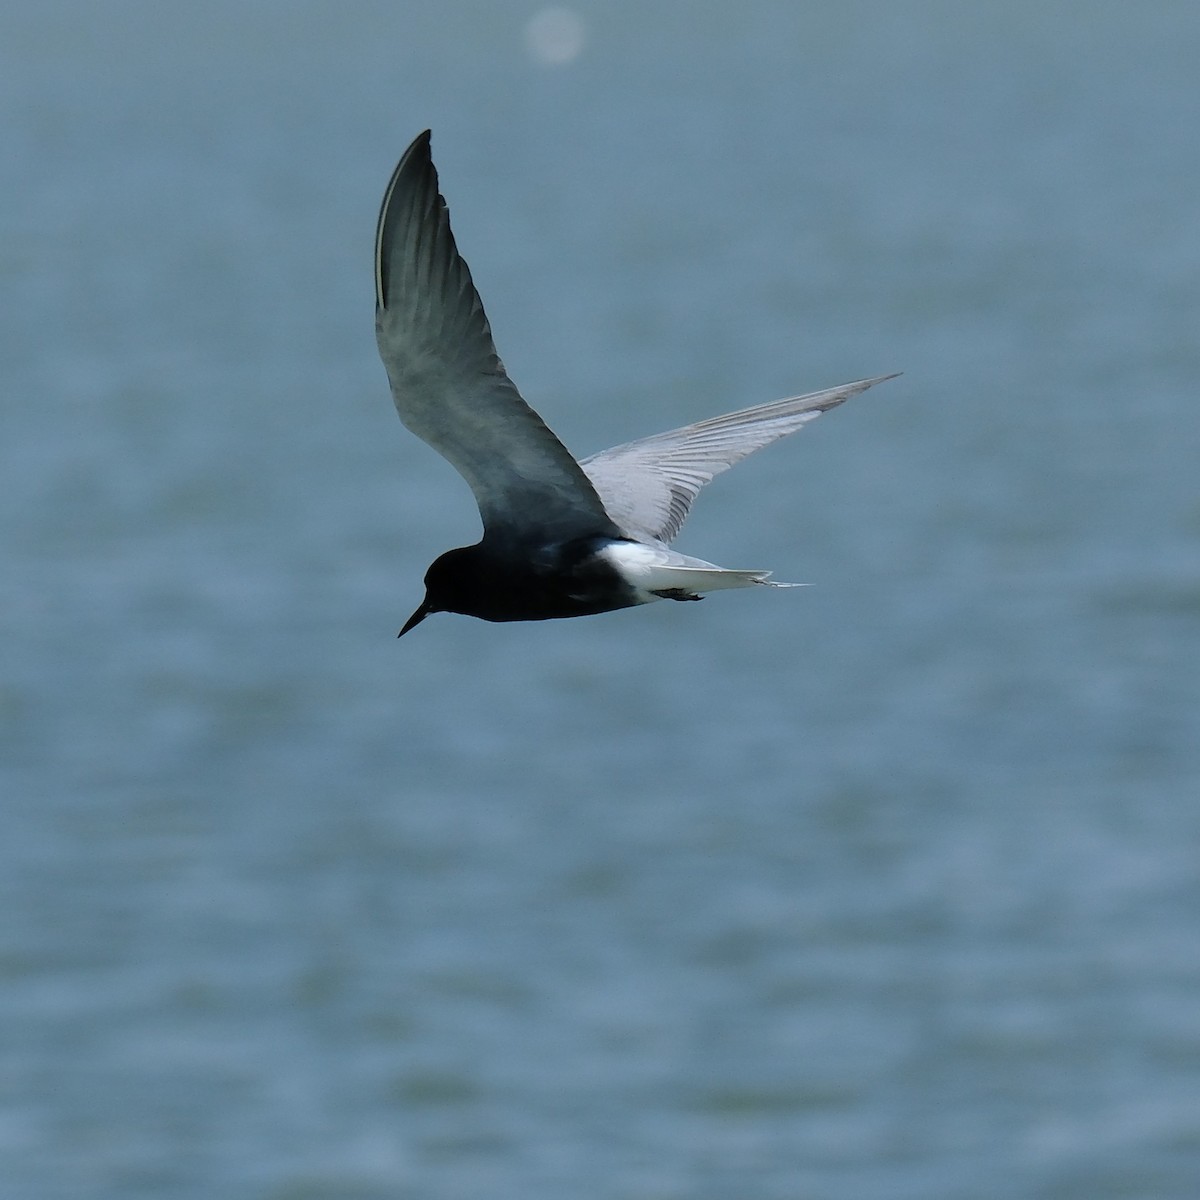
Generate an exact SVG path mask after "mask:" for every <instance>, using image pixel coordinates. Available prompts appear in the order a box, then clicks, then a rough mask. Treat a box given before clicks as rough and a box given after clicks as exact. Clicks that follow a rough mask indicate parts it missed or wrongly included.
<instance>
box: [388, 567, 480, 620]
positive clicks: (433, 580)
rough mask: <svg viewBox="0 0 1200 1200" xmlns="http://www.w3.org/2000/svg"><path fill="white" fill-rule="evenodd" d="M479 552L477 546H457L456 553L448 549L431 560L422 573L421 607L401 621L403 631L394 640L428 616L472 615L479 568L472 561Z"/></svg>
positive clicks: (476, 599)
mask: <svg viewBox="0 0 1200 1200" xmlns="http://www.w3.org/2000/svg"><path fill="white" fill-rule="evenodd" d="M478 549H479V548H478V547H477V546H460V547H459V548H458V549H457V550H447V551H446V553H445V554H442V555H439V557H437V558H435V559H434V560H433V563H432V564H431V565H430V567H429V570H428V571H426V572H425V599H424V600H422V601H421V607H420V608H418V609H417V611H416V612H415V613H413V615H412V616H411V617H409V618H408V620H407V621H405V622H404V628H403V629H401V630H400V632H399V633H398V634H397V635H396V636H397V637H403V636H404V635H405V634H406V633H407V632H408V631H409V630H410V629H412V628H413V626H415V625H419V624H420V623H421V622H422V621H423V620H425V618H426V617H427V616H429V614H430V613H435V612H454V613H466V614H467V615H472V614H473V613H474V609H475V605H476V604H478V597H477V594H476V593H477V591H478V586H477V583H478V577H479V569H478V566H477V565H476V562H475V559H476V556H477V553H476V552H477V551H478ZM473 600H474V603H472V601H473Z"/></svg>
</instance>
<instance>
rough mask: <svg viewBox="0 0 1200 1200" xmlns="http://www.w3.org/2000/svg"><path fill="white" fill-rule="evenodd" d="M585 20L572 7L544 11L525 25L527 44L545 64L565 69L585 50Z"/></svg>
mask: <svg viewBox="0 0 1200 1200" xmlns="http://www.w3.org/2000/svg"><path fill="white" fill-rule="evenodd" d="M583 41H584V28H583V18H582V17H581V16H580V15H579V14H578V13H576V12H572V11H571V10H570V9H569V8H543V9H542V10H541V11H540V12H538V13H535V14H534V16H532V17H531V18H530V20H529V24H528V25H526V26H525V45H526V48H527V49H528V50H529V53H530V54H531V55H532V56H533V57H534V58H535V59H536V60H537V61H538V62H541V63H547V64H549V65H550V66H562V65H563V64H564V63H569V62H572V61H574V60H575V59H576V58H578V57H579V52H580V51H581V50H582V49H583Z"/></svg>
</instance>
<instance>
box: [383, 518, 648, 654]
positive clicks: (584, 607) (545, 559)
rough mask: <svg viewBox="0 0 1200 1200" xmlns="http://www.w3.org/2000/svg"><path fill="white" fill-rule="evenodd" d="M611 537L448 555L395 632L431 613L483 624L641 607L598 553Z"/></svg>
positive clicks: (484, 545) (481, 546)
mask: <svg viewBox="0 0 1200 1200" xmlns="http://www.w3.org/2000/svg"><path fill="white" fill-rule="evenodd" d="M618 540H620V539H614V538H610V537H606V536H604V535H602V534H597V535H596V536H593V537H583V538H575V539H573V540H571V541H569V542H548V543H542V544H540V545H534V546H530V545H512V544H509V543H503V544H496V543H489V540H488V539H487V538H486V537H485V538H484V540H483V541H482V542H479V543H478V544H476V545H474V546H460V547H459V548H458V549H456V550H447V551H446V553H445V554H443V555H441V556H439V557H438V558H436V559H435V560H434V562H433V564H432V565H431V566H430V568H429V570H428V571H427V572H426V573H425V600H424V602H423V603H422V605H421V607H420V608H419V609H417V611H416V612H415V613H413V615H412V617H410V618H409V620H408V622H407V623H406V624H405V626H404V628H403V629H402V630H401V631H400V632H401V634H404V633H407V632H408V631H409V630H410V629H411V628H412V627H413V626H414V625H416V624H417V623H418V622H420V621H422V620H424V618H425V617H426V616H428V615H429V614H430V613H435V612H452V613H461V614H462V615H464V616H468V617H479V618H481V619H482V620H484V621H547V620H551V619H553V618H556V617H587V616H593V615H595V614H596V613H603V612H612V611H613V610H614V609H618V608H630V607H631V606H633V605H635V604H640V603H642V599H641V598H639V597H638V596H637V594H636V593H635V592H634V590H633V589H632V588H631V587H630V586H629V584H628V583H626V582H625V580H624V579H622V578H621V575H620V574H619V573H618V572H617V570H616V569H615V568H614V567H613V566H612V565H611V564H610V563H609V562H608V561H607V560H606V559H605V558H604V557H603V555H602V554H601V551H603V550H604V548H605V547H606V546H610V545H612V544H613V543H614V542H615V541H618Z"/></svg>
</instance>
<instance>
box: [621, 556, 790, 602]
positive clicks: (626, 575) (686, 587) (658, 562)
mask: <svg viewBox="0 0 1200 1200" xmlns="http://www.w3.org/2000/svg"><path fill="white" fill-rule="evenodd" d="M601 554H602V555H603V556H604V557H605V558H607V559H608V561H609V563H610V564H611V565H612V566H613V567H614V568H615V569H616V570H617V572H618V573H619V574H620V575H621V578H622V579H624V580H625V582H626V583H627V584H629V586H630V587H631V588H633V589H634V591H635V592H636V593H637V594H638V596H639V597H640V598H641V599H642V601H643V602H648V601H651V600H658V599H661V598H662V593H664V592H666V593H670V592H680V593H683V594H684V595H688V596H690V595H699V594H701V593H702V592H717V591H722V590H724V589H726V588H744V587H759V586H761V587H802V586H803V585H802V584H796V583H776V582H775V581H774V580H772V579H771V578H770V575H771V572H770V571H736V570H735V571H730V570H726V569H725V568H724V567H718V566H716V565H715V564H714V563H710V562H705V561H704V560H703V559H702V558H690V557H688V555H686V554H678V553H676V552H675V551H674V550H668V549H667V548H666V547H665V546H648V545H646V544H645V543H644V542H613V543H611V544H610V545H608V546H606V547H605V548H604V549H603V550H602V551H601Z"/></svg>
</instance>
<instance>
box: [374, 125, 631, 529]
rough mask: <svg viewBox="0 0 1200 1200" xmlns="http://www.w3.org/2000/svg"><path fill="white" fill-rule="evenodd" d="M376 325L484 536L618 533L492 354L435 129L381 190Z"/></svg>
mask: <svg viewBox="0 0 1200 1200" xmlns="http://www.w3.org/2000/svg"><path fill="white" fill-rule="evenodd" d="M375 335H376V340H377V341H378V344H379V354H380V357H381V358H382V359H383V364H384V366H385V367H386V368H387V373H388V379H389V381H390V382H391V385H392V396H393V398H394V399H395V402H396V410H397V411H398V412H399V414H400V419H401V421H403V422H404V424H405V425H406V426H407V427H408V428H409V429H410V430H412V432H413V433H415V434H416V435H417V436H418V437H419V438H421V439H423V440H424V441H426V442H428V443H429V445H431V446H432V447H433V448H434V449H435V450H436V451H437V452H438V453H439V454H442V455H444V456H445V457H446V458H447V459H448V460H449V461H450V462H451V463H452V464H453V465H454V467H456V468H457V470H458V471H459V472H460V474H461V475H462V476H463V478H464V479H466V481H467V483H468V484H470V487H471V491H472V492H474V493H475V499H476V501H477V502H478V504H479V512H480V515H481V517H482V518H483V526H484V536H485V537H487V538H489V539H497V540H519V541H528V540H536V539H540V538H547V539H559V538H569V537H574V536H584V535H587V534H593V533H607V534H615V532H616V528H615V526H614V525H613V523H612V522H611V520H610V519H609V517H608V514H607V513H606V512H605V509H604V506H603V504H601V502H600V498H599V497H598V496H597V494H596V492H595V489H594V488H593V487H592V484H591V482H590V481H589V479H588V477H587V476H586V475H585V474H584V472H583V470H582V469H581V468H580V466H579V464H578V463H577V462H576V461H575V459H574V458H573V457H572V456H571V454H570V453H569V452H568V451H567V449H566V447H565V446H563V444H562V443H561V442H560V441H559V440H558V438H556V437H555V436H554V434H553V433H551V432H550V430H549V429H548V428H547V427H546V425H545V423H544V422H543V421H542V419H541V418H540V417H539V416H538V415H537V413H535V412H534V411H533V409H531V408H530V407H529V405H527V404H526V403H525V401H524V400H522V399H521V395H520V393H519V392H518V391H517V389H516V387H515V386H514V385H513V383H512V380H510V379H509V377H508V375H507V374H506V373H505V370H504V366H503V364H502V363H501V362H500V358H499V356H498V355H497V354H496V347H495V345H494V344H493V342H492V333H491V329H490V327H489V326H488V320H487V317H486V316H485V315H484V311H483V305H482V303H481V302H480V299H479V294H478V293H477V292H476V291H475V285H474V284H473V283H472V282H471V273H470V271H469V270H468V269H467V264H466V263H465V262H464V261H463V260H462V258H461V257H460V256H459V253H458V250H457V248H456V247H455V244H454V237H453V235H452V234H451V232H450V217H449V213H448V212H447V209H446V202H445V201H444V200H443V199H442V197H441V196H440V195H439V194H438V178H437V171H436V170H435V168H434V165H433V160H432V159H431V157H430V153H429V131H428V130H426V132H424V133H422V134H421V135H420V136H419V137H417V138H416V140H415V141H414V142H413V143H412V145H411V146H409V148H408V149H407V150H406V151H405V152H404V157H403V158H401V160H400V163H399V165H398V166H397V167H396V170H395V172H394V173H393V175H392V178H391V182H390V183H389V184H388V187H387V191H386V192H385V193H384V197H383V205H382V207H381V209H380V213H379V226H378V229H377V232H376V238H375Z"/></svg>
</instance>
